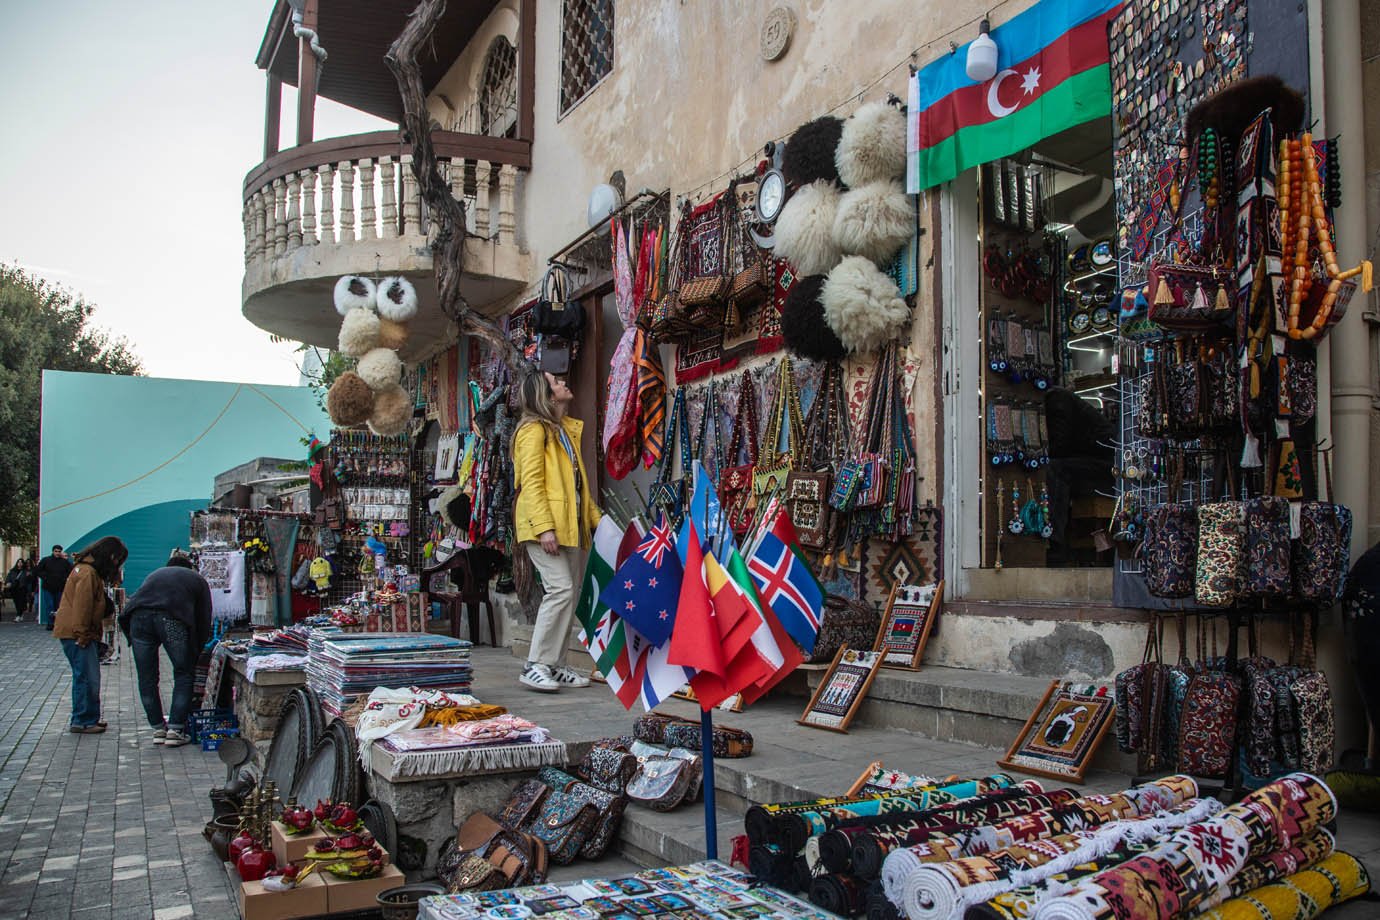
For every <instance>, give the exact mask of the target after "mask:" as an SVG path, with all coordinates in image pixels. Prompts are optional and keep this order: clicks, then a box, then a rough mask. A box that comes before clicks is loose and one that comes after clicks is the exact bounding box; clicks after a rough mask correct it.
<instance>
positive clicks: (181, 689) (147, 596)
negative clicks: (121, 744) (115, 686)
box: [119, 553, 211, 747]
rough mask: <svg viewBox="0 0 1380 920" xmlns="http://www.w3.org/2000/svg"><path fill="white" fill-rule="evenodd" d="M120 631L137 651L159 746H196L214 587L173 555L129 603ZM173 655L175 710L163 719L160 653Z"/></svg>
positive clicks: (148, 713)
mask: <svg viewBox="0 0 1380 920" xmlns="http://www.w3.org/2000/svg"><path fill="white" fill-rule="evenodd" d="M119 622H120V631H121V632H123V633H124V634H125V638H127V639H128V640H129V643H130V645H131V646H132V647H133V649H134V668H135V670H136V671H137V672H138V674H139V701H140V702H141V703H143V704H144V715H146V716H148V720H149V725H151V726H153V739H154V740H153V743H154V744H161V745H163V746H164V747H181V746H182V745H184V744H187V743H188V742H190V741H191V740H192V736H191V733H190V732H188V731H187V715H188V714H189V713H190V712H191V709H192V685H193V683H194V682H195V678H196V663H197V659H198V657H200V655H201V649H202V648H203V647H204V646H205V645H206V643H207V642H208V641H209V640H210V638H211V587H210V585H208V584H207V583H206V579H204V578H202V577H201V573H200V572H198V571H197V570H196V567H195V566H194V565H192V561H191V560H190V559H188V558H187V557H186V556H184V555H182V554H181V553H173V555H172V557H171V558H170V559H169V560H168V563H167V565H165V566H163V567H162V568H161V569H155V570H154V571H153V572H152V573H150V574H149V576H148V577H147V578H145V579H144V583H143V584H141V585H140V586H139V590H138V591H135V592H134V594H133V595H132V596H131V597H130V598H129V600H128V601H126V602H125V605H124V609H123V610H121V611H120V616H119ZM160 648H161V649H163V651H165V652H167V653H168V660H169V661H171V662H172V668H173V690H172V707H171V708H170V709H169V710H168V713H167V719H166V720H165V719H164V718H163V700H162V697H161V695H160V693H159V687H158V650H159V649H160Z"/></svg>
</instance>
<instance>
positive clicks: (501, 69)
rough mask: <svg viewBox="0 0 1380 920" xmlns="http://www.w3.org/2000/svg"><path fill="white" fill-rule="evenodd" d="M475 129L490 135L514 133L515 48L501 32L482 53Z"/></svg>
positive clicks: (511, 134)
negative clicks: (477, 116) (486, 52)
mask: <svg viewBox="0 0 1380 920" xmlns="http://www.w3.org/2000/svg"><path fill="white" fill-rule="evenodd" d="M479 130H480V133H481V134H487V135H489V136H490V137H513V136H515V135H516V133H517V49H516V48H514V47H513V44H512V42H510V41H508V38H507V36H505V35H500V36H498V38H495V39H494V41H493V44H491V45H489V52H488V54H486V55H485V56H484V76H483V82H482V83H481V84H480V87H479Z"/></svg>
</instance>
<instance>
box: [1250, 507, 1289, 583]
mask: <svg viewBox="0 0 1380 920" xmlns="http://www.w3.org/2000/svg"><path fill="white" fill-rule="evenodd" d="M1245 507H1246V521H1245V526H1246V535H1245V557H1246V561H1245V565H1244V566H1243V569H1242V585H1241V588H1242V591H1241V593H1242V594H1243V595H1244V596H1246V597H1253V598H1262V599H1265V600H1271V599H1282V598H1286V597H1288V596H1289V593H1290V590H1291V589H1292V588H1293V569H1292V567H1291V565H1290V548H1291V543H1290V539H1289V528H1290V525H1289V502H1288V500H1286V499H1283V498H1279V497H1278V496H1274V495H1266V496H1262V497H1260V498H1252V499H1250V500H1249V501H1247V502H1246V506H1245Z"/></svg>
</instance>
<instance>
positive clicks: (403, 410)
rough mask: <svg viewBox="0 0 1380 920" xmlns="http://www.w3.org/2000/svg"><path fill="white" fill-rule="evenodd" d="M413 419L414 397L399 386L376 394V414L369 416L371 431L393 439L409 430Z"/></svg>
mask: <svg viewBox="0 0 1380 920" xmlns="http://www.w3.org/2000/svg"><path fill="white" fill-rule="evenodd" d="M411 419H412V397H411V396H410V395H409V394H408V392H407V391H406V390H404V389H403V388H402V387H401V386H399V385H398V384H396V383H395V384H393V385H392V386H390V387H387V388H386V389H383V390H379V391H378V392H377V393H375V394H374V413H373V414H372V415H370V416H369V430H370V431H372V432H373V433H374V434H376V435H379V436H381V437H385V438H388V437H392V436H393V435H397V434H402V433H403V432H404V431H406V430H407V423H408V422H409V421H411Z"/></svg>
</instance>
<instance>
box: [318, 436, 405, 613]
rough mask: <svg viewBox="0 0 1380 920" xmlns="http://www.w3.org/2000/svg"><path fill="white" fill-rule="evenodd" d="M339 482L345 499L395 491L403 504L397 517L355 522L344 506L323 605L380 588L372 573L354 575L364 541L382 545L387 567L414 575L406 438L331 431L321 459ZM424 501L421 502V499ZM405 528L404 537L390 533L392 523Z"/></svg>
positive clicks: (357, 570) (362, 552)
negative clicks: (361, 493)
mask: <svg viewBox="0 0 1380 920" xmlns="http://www.w3.org/2000/svg"><path fill="white" fill-rule="evenodd" d="M327 462H328V463H329V464H330V466H331V468H332V469H333V470H335V471H336V474H337V476H338V477H339V478H340V482H341V491H342V493H343V494H345V495H349V494H351V492H352V490H354V491H357V492H358V491H364V490H381V491H389V492H391V491H393V490H401V493H402V495H404V496H405V497H406V501H405V502H403V503H399V504H398V506H397V507H398V508H399V509H400V512H399V515H398V516H397V517H394V518H392V519H390V520H359V519H357V517H356V516H355V515H354V514H352V513H351V510H350V508H349V506H348V505H347V508H346V522H345V525H344V527H343V528H342V529H341V532H340V545H339V546H338V547H337V548H336V551H335V553H334V554H333V558H332V569H333V571H332V573H331V588H330V592H329V594H328V595H327V597H328V599H329V603H335V604H338V603H340V602H342V601H344V600H345V599H346V598H349V597H350V596H351V595H354V594H358V593H359V592H361V591H372V590H376V589H378V588H381V587H382V586H383V584H382V582H380V581H379V579H378V577H377V576H376V575H367V576H365V575H360V573H359V567H360V561H361V559H362V558H363V555H364V553H365V552H366V549H365V539H366V538H367V536H369V535H371V534H372V536H374V537H375V538H376V539H378V540H380V541H382V542H383V543H384V545H385V546H387V547H388V553H387V561H388V565H389V566H397V565H405V566H407V569H408V571H409V572H413V573H415V572H417V571H418V561H419V557H420V551H419V548H420V545H421V544H420V543H419V542H418V541H417V540H416V534H417V528H418V527H419V526H420V521H419V519H418V518H419V516H418V513H417V502H418V488H417V481H418V473H417V469H418V467H417V464H418V462H419V454H418V451H417V450H416V449H415V448H414V446H413V445H412V443H411V441H410V439H409V438H408V437H407V436H406V435H399V436H397V437H380V436H378V435H375V434H372V433H371V432H368V431H361V430H358V429H348V430H343V429H336V430H334V431H332V432H331V443H330V448H329V457H328V461H327ZM423 501H424V499H423ZM396 524H402V525H405V526H403V527H402V528H401V529H402V530H405V531H406V532H405V533H401V534H399V533H394V532H392V530H393V527H394V525H396Z"/></svg>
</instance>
